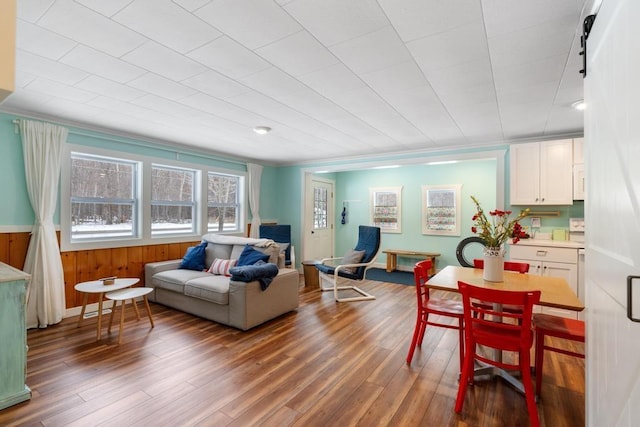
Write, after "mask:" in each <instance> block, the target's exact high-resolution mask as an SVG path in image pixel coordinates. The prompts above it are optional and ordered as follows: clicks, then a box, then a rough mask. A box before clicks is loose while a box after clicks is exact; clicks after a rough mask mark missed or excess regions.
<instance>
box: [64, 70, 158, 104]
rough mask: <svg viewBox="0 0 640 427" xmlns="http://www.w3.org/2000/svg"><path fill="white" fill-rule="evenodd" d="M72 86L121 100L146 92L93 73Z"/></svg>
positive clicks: (134, 97) (131, 98) (140, 95)
mask: <svg viewBox="0 0 640 427" xmlns="http://www.w3.org/2000/svg"><path fill="white" fill-rule="evenodd" d="M74 86H75V87H77V88H78V89H83V90H86V91H89V92H93V93H96V94H106V96H109V97H112V98H116V99H119V100H121V101H131V100H133V99H136V98H140V97H142V96H144V95H145V93H146V92H143V91H141V90H138V89H134V88H132V87H129V86H126V85H123V84H120V83H116V82H114V81H113V80H109V79H105V78H102V77H99V76H94V75H92V76H89V77H87V78H86V79H84V80H82V81H81V82H79V83H77V84H76V85H74Z"/></svg>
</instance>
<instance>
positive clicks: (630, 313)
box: [627, 276, 640, 322]
mask: <svg viewBox="0 0 640 427" xmlns="http://www.w3.org/2000/svg"><path fill="white" fill-rule="evenodd" d="M633 279H640V276H627V317H628V318H629V320H631V321H632V322H640V319H638V318H635V317H633V308H632V301H633V286H632V282H633Z"/></svg>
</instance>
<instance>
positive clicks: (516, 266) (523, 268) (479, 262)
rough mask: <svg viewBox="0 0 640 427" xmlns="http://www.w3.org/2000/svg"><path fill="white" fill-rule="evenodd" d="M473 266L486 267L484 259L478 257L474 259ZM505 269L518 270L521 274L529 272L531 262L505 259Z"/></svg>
mask: <svg viewBox="0 0 640 427" xmlns="http://www.w3.org/2000/svg"><path fill="white" fill-rule="evenodd" d="M473 268H481V269H482V268H484V260H483V259H477V258H476V259H474V260H473ZM504 269H505V270H506V271H516V272H518V273H520V274H525V273H528V272H529V264H527V263H526V262H515V261H505V262H504Z"/></svg>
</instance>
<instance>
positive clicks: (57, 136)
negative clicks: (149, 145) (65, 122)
mask: <svg viewBox="0 0 640 427" xmlns="http://www.w3.org/2000/svg"><path fill="white" fill-rule="evenodd" d="M20 134H21V136H22V149H23V154H24V169H25V176H26V180H27V191H28V193H29V200H30V201H31V206H32V208H33V211H34V213H35V217H36V220H35V224H34V226H33V230H32V232H31V240H30V242H29V249H28V251H27V258H26V260H25V263H24V271H25V272H26V273H28V274H30V275H31V280H30V282H29V290H28V292H27V327H28V328H35V327H39V328H46V327H47V325H52V324H55V323H58V322H60V321H61V320H62V317H63V314H64V310H65V301H64V274H63V271H62V260H61V258H60V248H59V247H58V239H57V238H56V230H55V227H54V225H53V214H54V212H55V209H56V201H57V198H58V197H57V196H58V181H59V177H60V164H61V162H62V153H63V148H64V144H65V142H66V140H67V134H68V130H67V129H66V128H63V127H60V126H54V125H51V124H49V123H41V122H34V121H29V120H20Z"/></svg>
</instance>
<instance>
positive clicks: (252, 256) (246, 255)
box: [236, 245, 269, 267]
mask: <svg viewBox="0 0 640 427" xmlns="http://www.w3.org/2000/svg"><path fill="white" fill-rule="evenodd" d="M268 260H269V255H268V254H265V253H264V252H262V251H259V250H257V249H255V248H254V247H253V246H249V245H245V247H244V249H243V250H242V253H241V254H240V257H238V262H237V263H236V265H237V266H238V267H241V266H243V265H253V264H255V263H256V262H258V261H264V262H267V261H268Z"/></svg>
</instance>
